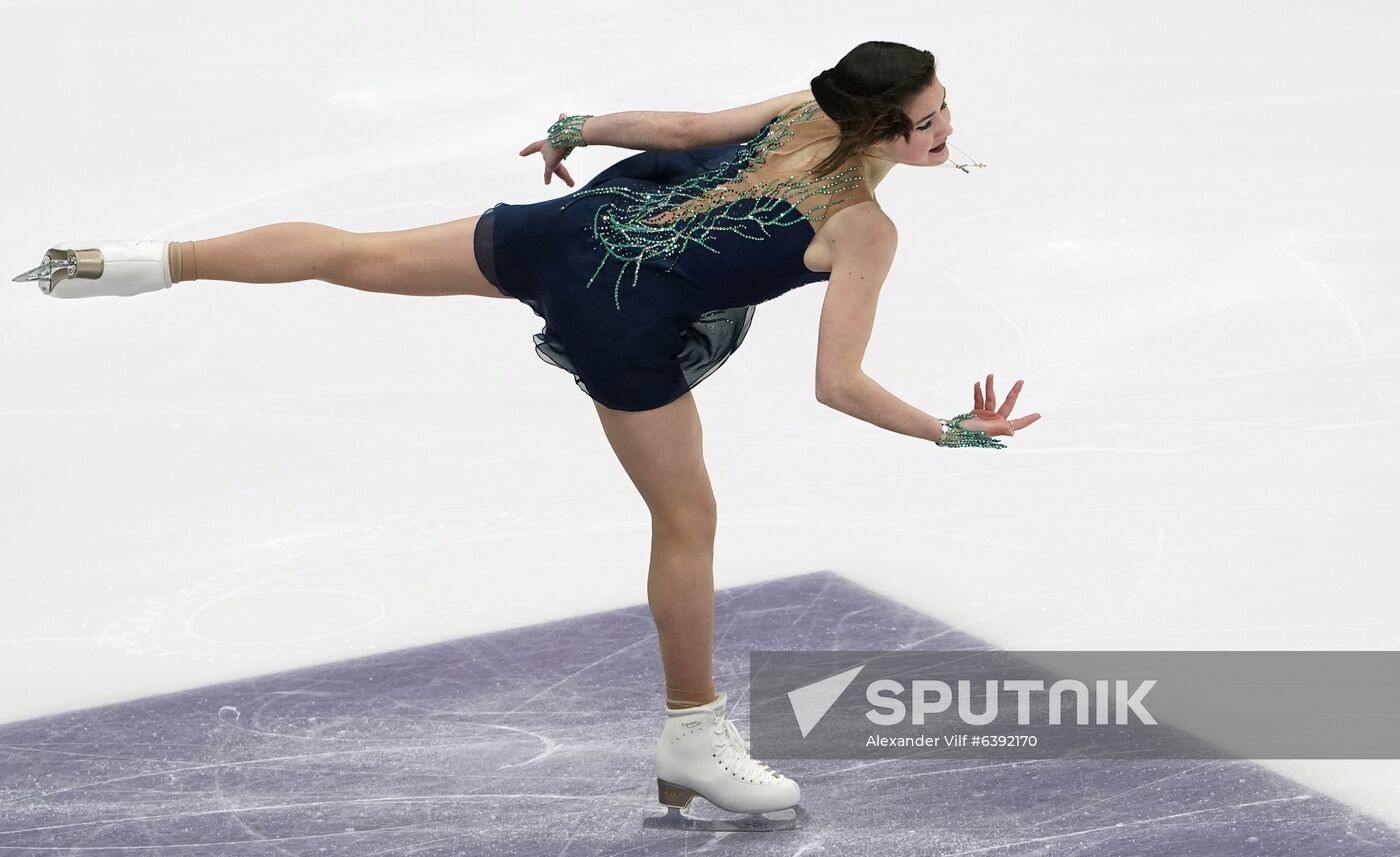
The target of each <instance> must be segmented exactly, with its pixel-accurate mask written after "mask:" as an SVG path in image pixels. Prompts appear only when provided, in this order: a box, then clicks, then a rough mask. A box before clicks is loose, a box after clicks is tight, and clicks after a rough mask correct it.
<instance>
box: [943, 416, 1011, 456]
mask: <svg viewBox="0 0 1400 857" xmlns="http://www.w3.org/2000/svg"><path fill="white" fill-rule="evenodd" d="M970 416H972V412H971V411H968V412H967V413H965V414H958V415H957V416H956V417H953V418H952V419H950V420H939V421H938V424H939V425H941V426H942V427H943V439H942V440H937V441H934V443H935V444H936V445H938V446H944V447H954V446H976V447H981V448H983V449H1006V444H1004V443H1002V442H1001V441H999V440H997V439H996V438H994V437H991V436H990V435H988V434H987V433H986V432H981V431H972V430H971V429H965V428H963V427H962V421H963V420H965V419H967V418H968V417H970Z"/></svg>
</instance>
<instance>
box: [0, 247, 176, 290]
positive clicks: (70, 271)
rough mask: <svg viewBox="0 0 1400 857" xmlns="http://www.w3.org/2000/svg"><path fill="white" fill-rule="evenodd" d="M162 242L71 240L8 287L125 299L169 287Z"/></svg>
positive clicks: (54, 249)
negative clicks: (15, 285)
mask: <svg viewBox="0 0 1400 857" xmlns="http://www.w3.org/2000/svg"><path fill="white" fill-rule="evenodd" d="M168 247H169V242H167V241H86V242H84V241H73V242H69V243H66V244H59V245H57V246H55V247H53V248H51V249H50V250H49V251H48V252H47V253H45V254H44V261H43V263H42V264H40V265H39V267H37V268H32V269H30V270H28V271H25V272H24V273H23V274H20V275H19V276H18V277H15V278H14V280H13V281H12V282H16V283H38V284H39V290H40V291H42V292H43V293H44V294H46V295H49V296H51V297H55V298H91V297H103V296H109V297H131V296H132V295H139V294H143V293H145V292H154V291H158V290H160V289H168V288H170V286H171V285H173V282H172V278H171V275H170V260H169V256H168V255H167V248H168Z"/></svg>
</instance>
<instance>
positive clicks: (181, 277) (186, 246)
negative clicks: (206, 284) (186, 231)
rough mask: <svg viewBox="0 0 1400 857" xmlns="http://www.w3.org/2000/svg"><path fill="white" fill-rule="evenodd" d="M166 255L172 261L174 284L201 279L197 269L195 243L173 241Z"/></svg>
mask: <svg viewBox="0 0 1400 857" xmlns="http://www.w3.org/2000/svg"><path fill="white" fill-rule="evenodd" d="M166 255H167V258H169V260H170V282H171V283H172V284H174V283H182V282H185V281H187V280H197V279H199V272H198V271H197V270H196V269H195V260H194V242H193V241H171V242H170V246H169V248H168V249H167V250H166Z"/></svg>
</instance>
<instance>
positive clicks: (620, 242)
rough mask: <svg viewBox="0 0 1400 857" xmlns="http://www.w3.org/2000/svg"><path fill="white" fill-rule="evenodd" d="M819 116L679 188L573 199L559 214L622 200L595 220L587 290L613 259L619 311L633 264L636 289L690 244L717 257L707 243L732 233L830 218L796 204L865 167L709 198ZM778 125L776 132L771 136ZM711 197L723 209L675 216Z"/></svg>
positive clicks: (784, 126) (758, 141) (796, 116)
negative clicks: (596, 250)
mask: <svg viewBox="0 0 1400 857" xmlns="http://www.w3.org/2000/svg"><path fill="white" fill-rule="evenodd" d="M820 109H821V108H820V107H819V106H818V105H817V103H816V101H815V99H813V100H811V101H807V102H804V104H800V105H798V106H796V107H794V108H792V109H791V110H789V111H787V112H786V113H783V114H779V115H778V116H777V117H775V118H774V119H773V120H772V121H770V122H769V123H768V124H767V125H765V126H763V129H762V130H761V131H759V132H758V134H756V135H755V136H754V137H753V138H752V139H750V140H749V141H747V142H745V143H742V144H740V146H739V148H738V151H736V152H735V153H734V155H733V156H731V157H730V158H729V159H728V160H726V161H725V162H723V163H722V164H720V165H719V166H716V167H715V168H713V169H710V170H707V171H706V172H703V173H701V174H700V175H697V176H695V177H694V178H690V179H687V180H686V181H684V182H681V183H679V184H674V185H666V186H664V187H661V188H658V189H656V190H638V189H636V188H629V187H620V186H607V185H604V186H601V187H596V188H589V189H587V190H581V191H577V192H576V193H574V194H572V196H571V198H570V200H569V201H568V202H566V203H565V204H564V205H563V206H562V207H561V208H560V210H561V211H562V210H563V209H564V208H567V207H568V206H569V205H571V204H572V203H573V202H575V201H576V200H578V199H581V198H582V197H585V196H597V195H611V196H615V197H618V199H619V201H618V202H616V203H612V202H609V203H604V204H603V205H601V206H599V207H598V210H597V212H596V214H595V215H594V219H593V226H592V229H593V236H594V237H595V238H596V239H597V240H598V243H599V244H601V245H602V246H603V249H604V251H605V255H604V258H603V261H602V262H601V263H600V264H599V265H598V268H597V269H596V270H595V271H594V272H593V276H592V277H590V278H589V280H588V284H587V286H585V288H588V287H591V286H592V285H593V281H594V280H595V279H597V277H598V274H599V273H600V272H602V270H603V268H604V267H605V266H606V265H607V263H608V259H616V260H618V261H619V262H621V263H622V270H620V271H619V272H618V275H617V280H616V281H615V282H614V283H613V306H614V308H616V309H618V310H621V309H622V304H621V299H620V289H621V285H622V278H623V276H624V275H625V274H626V272H627V267H628V266H629V265H630V266H632V267H633V273H632V287H633V288H635V287H636V285H637V279H638V275H639V274H640V272H641V264H642V262H643V261H645V260H648V259H655V258H658V257H662V256H668V255H671V254H674V253H679V252H683V251H684V250H686V249H687V248H688V247H690V246H691V245H698V246H700V247H703V248H704V249H706V250H709V251H710V252H712V253H718V252H719V251H718V250H716V249H715V248H713V247H711V246H710V245H709V243H708V242H709V241H711V240H712V236H713V235H714V234H716V233H724V232H733V233H736V234H738V235H740V236H742V237H744V238H747V239H750V240H754V241H761V240H763V239H764V238H765V237H768V236H769V235H771V234H772V233H771V232H770V229H771V228H773V227H785V226H791V225H793V224H797V223H805V222H807V221H811V220H821V219H822V217H824V215H822V216H817V215H816V212H817V211H820V210H822V209H825V208H829V207H830V206H832V205H834V204H835V202H834V201H833V202H827V203H824V204H821V205H817V206H815V207H813V209H812V212H813V213H812V214H802V213H801V211H799V210H798V208H797V205H798V203H800V202H802V201H804V200H806V199H809V198H811V197H813V196H816V195H818V194H826V195H828V196H836V195H838V194H841V193H844V192H845V191H847V190H849V189H851V188H853V187H856V186H857V185H860V184H864V183H865V176H864V175H859V174H854V173H859V172H860V170H861V168H860V165H859V164H852V165H851V166H850V167H848V168H847V169H845V170H842V171H841V172H840V173H837V174H835V175H831V176H824V177H820V178H813V177H812V176H811V175H810V174H805V173H804V174H802V175H798V176H792V177H789V178H781V179H774V180H772V181H768V182H763V183H761V184H756V185H752V186H746V187H743V188H739V189H734V190H730V191H727V192H720V193H718V194H716V193H711V192H712V191H715V190H716V189H718V188H720V187H722V186H724V185H729V184H734V183H736V182H739V181H740V180H741V179H742V177H743V176H744V174H746V173H750V172H753V171H754V170H756V169H758V168H759V167H760V166H762V165H763V164H764V163H766V162H767V155H768V153H770V152H772V151H773V150H774V149H776V148H778V147H779V146H781V145H782V143H783V141H784V140H785V139H787V138H788V137H790V136H792V135H793V134H795V133H796V132H795V131H793V130H791V128H792V126H793V125H794V124H796V123H797V122H800V121H804V120H807V119H810V118H811V117H812V116H813V115H814V114H815V113H816V112H817V111H819V110H820ZM775 125H776V126H777V127H776V129H775V130H774V132H773V133H770V129H773V128H774V126H775ZM853 174H854V175H853ZM705 197H709V198H710V200H711V201H713V200H715V199H717V200H718V202H717V203H716V204H714V205H712V206H710V207H708V208H706V209H705V210H703V211H699V212H695V213H690V214H683V213H681V212H680V211H671V209H676V208H678V207H679V206H682V205H683V204H684V203H686V202H689V201H691V200H699V199H702V198H705ZM794 197H795V198H794ZM745 200H748V201H750V202H748V203H747V204H746V205H745V206H744V207H745V208H746V209H747V210H745V211H742V212H739V211H738V210H737V209H738V206H739V204H740V203H742V202H744V201H745ZM665 212H671V214H672V215H674V218H675V219H673V220H671V221H670V222H667V223H648V222H646V221H648V220H652V219H654V218H656V217H657V216H659V215H661V214H662V213H665Z"/></svg>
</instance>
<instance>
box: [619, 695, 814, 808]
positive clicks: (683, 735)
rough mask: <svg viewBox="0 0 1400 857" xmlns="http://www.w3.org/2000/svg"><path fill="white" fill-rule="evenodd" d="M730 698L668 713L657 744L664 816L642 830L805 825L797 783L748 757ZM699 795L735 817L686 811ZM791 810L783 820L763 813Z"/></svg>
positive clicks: (657, 784) (657, 783)
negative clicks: (737, 815)
mask: <svg viewBox="0 0 1400 857" xmlns="http://www.w3.org/2000/svg"><path fill="white" fill-rule="evenodd" d="M727 700H728V695H727V694H724V693H721V694H720V695H719V698H718V699H716V700H714V701H713V702H710V703H708V704H706V705H700V706H696V707H694V708H679V709H674V710H668V711H667V712H666V728H665V729H664V730H663V731H662V733H661V739H660V741H658V742H657V745H656V788H657V794H658V797H659V799H660V801H661V804H662V805H663V806H665V807H667V810H666V813H665V814H664V815H656V816H651V817H649V818H646V819H643V821H642V826H643V827H656V828H666V829H671V830H720V831H741V832H743V831H747V832H767V831H776V830H794V829H796V828H797V827H799V826H800V825H802V824H804V823H806V821H807V812H806V810H804V809H803V808H802V807H800V806H798V800H800V798H801V789H800V788H798V785H797V783H795V782H793V781H792V780H790V779H788V778H787V777H785V776H783V775H782V774H780V773H778V772H777V771H775V770H773V769H772V768H771V767H769V766H768V765H766V764H764V763H763V762H761V761H759V760H757V759H755V758H753V757H752V756H750V755H749V745H748V743H747V742H746V741H744V738H743V736H741V735H740V734H739V730H738V729H737V728H736V727H735V726H734V724H733V723H732V722H731V721H730V720H729V718H727V717H725V705H726V703H727ZM697 797H701V798H704V799H705V800H707V801H709V802H710V803H712V804H714V805H715V806H716V807H719V808H720V809H722V810H724V811H726V812H733V813H745V814H746V815H744V816H743V817H740V818H732V819H705V818H696V817H694V816H691V815H687V814H685V813H684V812H682V810H684V809H686V808H687V807H689V805H690V802H691V801H692V800H694V799H695V798H697ZM785 810H791V813H788V814H785V816H784V817H781V818H770V817H768V816H767V815H765V814H764V813H773V812H783V811H785Z"/></svg>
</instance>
